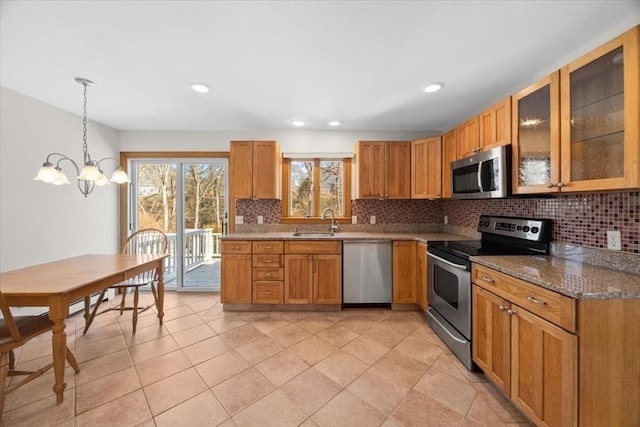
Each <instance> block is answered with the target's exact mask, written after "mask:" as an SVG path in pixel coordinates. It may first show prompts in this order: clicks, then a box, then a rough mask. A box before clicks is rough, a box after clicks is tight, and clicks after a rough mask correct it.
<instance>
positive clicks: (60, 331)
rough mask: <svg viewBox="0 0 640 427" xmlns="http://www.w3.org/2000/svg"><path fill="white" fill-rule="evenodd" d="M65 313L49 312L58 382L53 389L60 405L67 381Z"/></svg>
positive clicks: (55, 372)
mask: <svg viewBox="0 0 640 427" xmlns="http://www.w3.org/2000/svg"><path fill="white" fill-rule="evenodd" d="M65 317H66V316H64V315H57V314H55V313H53V311H50V312H49V318H50V319H51V320H52V321H53V327H52V330H53V338H52V342H53V373H54V375H55V378H56V383H55V384H54V385H53V391H54V392H55V394H56V400H57V403H58V405H59V404H61V403H62V399H63V393H64V389H65V388H66V387H67V383H66V382H64V368H65V361H66V355H67V334H66V332H65V331H64V330H65V328H66V327H67V325H66V324H65V323H64V318H65Z"/></svg>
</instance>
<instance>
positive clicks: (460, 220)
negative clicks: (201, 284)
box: [236, 191, 640, 253]
mask: <svg viewBox="0 0 640 427" xmlns="http://www.w3.org/2000/svg"><path fill="white" fill-rule="evenodd" d="M236 214H237V215H243V216H244V222H245V224H255V223H257V216H258V215H262V216H263V217H264V223H265V224H279V223H280V222H281V220H282V215H281V202H280V201H279V200H238V201H237V202H236ZM352 214H353V215H357V217H358V223H359V224H368V223H369V218H370V216H371V215H375V217H376V224H443V223H444V216H445V215H446V216H447V219H448V224H449V225H450V226H451V227H452V228H454V229H455V228H457V229H471V230H475V228H476V226H477V221H478V218H479V216H480V215H481V214H493V215H505V216H531V217H540V218H550V219H552V220H553V221H554V223H553V240H554V241H555V242H558V243H564V244H569V245H578V246H589V247H594V248H606V247H607V230H620V232H621V235H622V251H623V252H631V253H640V192H638V191H632V192H618V193H582V194H563V195H557V196H553V197H551V198H526V199H524V198H523V199H491V200H354V201H353V204H352Z"/></svg>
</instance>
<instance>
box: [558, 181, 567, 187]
mask: <svg viewBox="0 0 640 427" xmlns="http://www.w3.org/2000/svg"><path fill="white" fill-rule="evenodd" d="M565 186H566V184H565V183H564V182H559V183H557V184H556V187H558V188H562V187H565Z"/></svg>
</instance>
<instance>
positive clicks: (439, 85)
mask: <svg viewBox="0 0 640 427" xmlns="http://www.w3.org/2000/svg"><path fill="white" fill-rule="evenodd" d="M443 87H444V83H442V82H435V83H431V84H430V85H428V86H427V87H425V88H424V89H423V90H424V91H425V92H427V93H433V92H437V91H439V90H440V89H442V88H443Z"/></svg>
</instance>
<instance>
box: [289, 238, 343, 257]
mask: <svg viewBox="0 0 640 427" xmlns="http://www.w3.org/2000/svg"><path fill="white" fill-rule="evenodd" d="M284 251H285V253H289V254H314V255H316V254H341V253H342V240H323V241H319V240H287V241H286V242H285V243H284Z"/></svg>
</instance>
